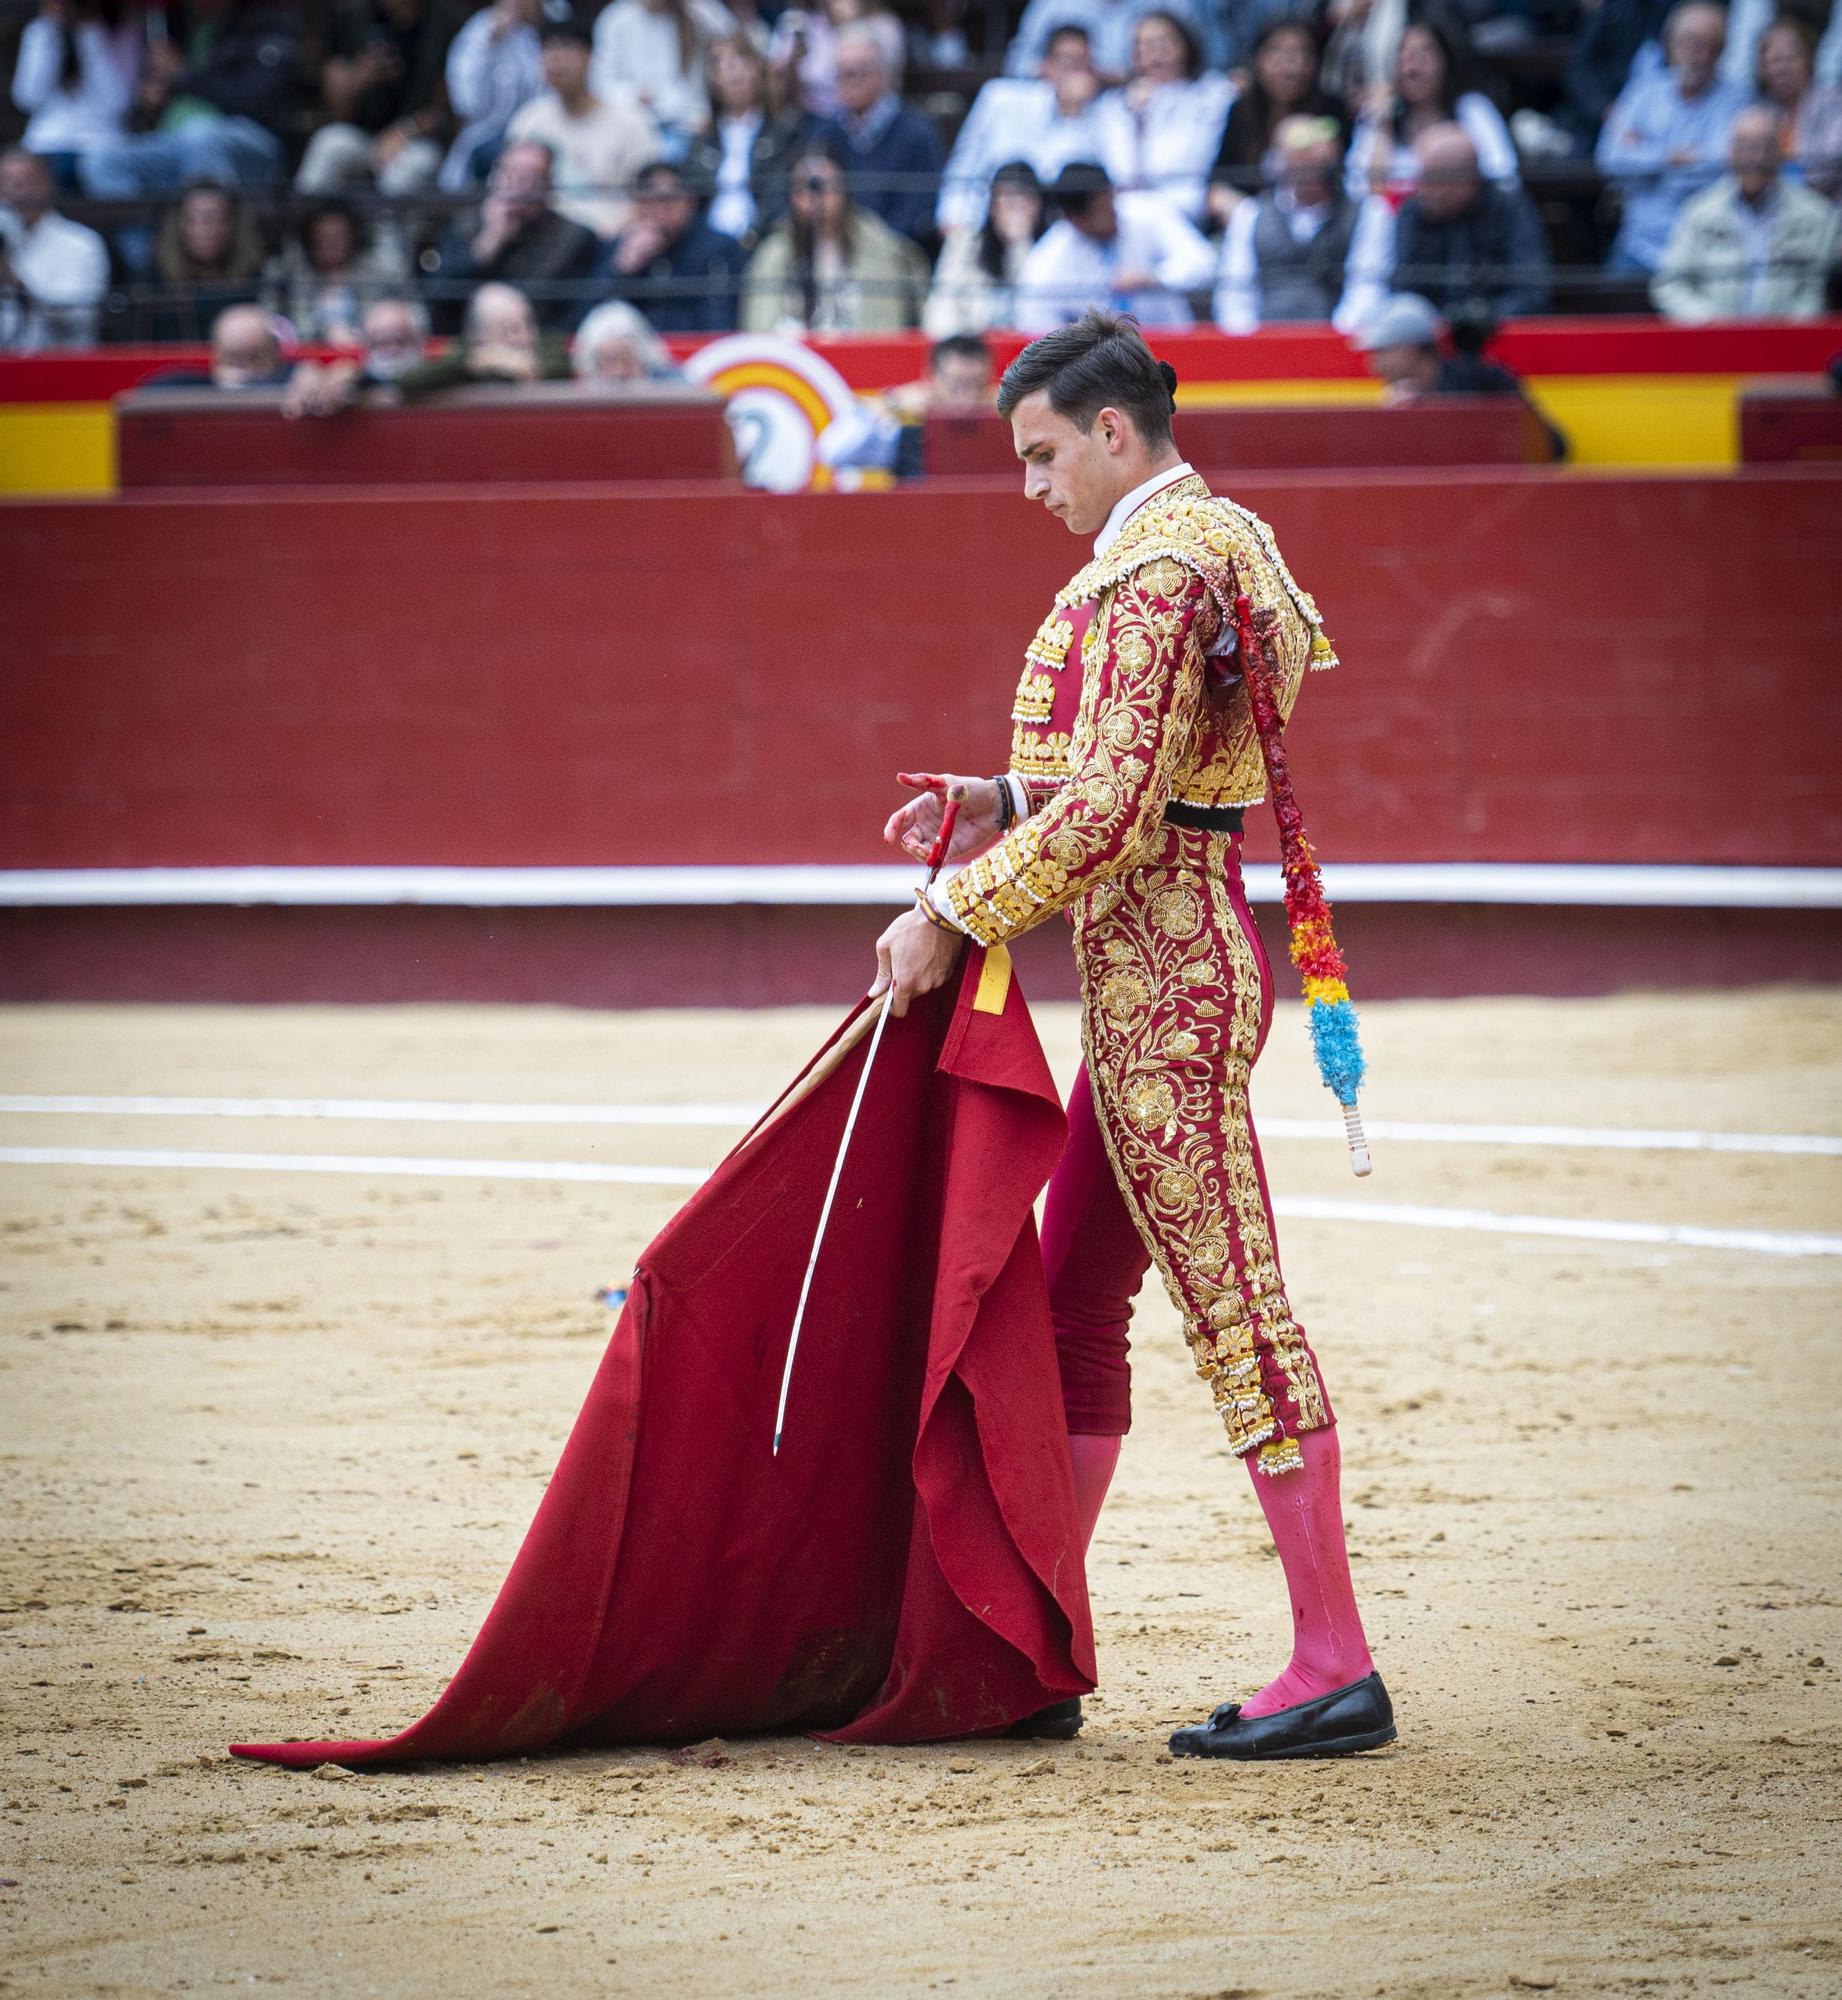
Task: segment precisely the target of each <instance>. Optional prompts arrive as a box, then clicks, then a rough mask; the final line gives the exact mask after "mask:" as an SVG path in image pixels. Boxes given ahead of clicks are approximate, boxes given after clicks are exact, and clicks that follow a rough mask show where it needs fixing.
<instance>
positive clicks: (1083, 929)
mask: <svg viewBox="0 0 1842 2000" xmlns="http://www.w3.org/2000/svg"><path fill="white" fill-rule="evenodd" d="M1175 386H1176V377H1175V375H1174V373H1173V372H1172V371H1171V370H1170V369H1169V368H1168V366H1166V365H1165V364H1163V363H1160V362H1159V361H1157V360H1156V359H1155V358H1154V357H1153V355H1152V353H1151V351H1150V349H1149V348H1148V347H1147V346H1146V344H1145V341H1144V338H1143V336H1142V335H1141V334H1140V332H1139V330H1138V328H1137V326H1136V325H1135V324H1134V323H1133V322H1132V321H1131V320H1130V319H1126V318H1122V317H1120V316H1118V315H1114V314H1110V313H1101V312H1090V313H1089V314H1087V315H1086V317H1085V318H1083V319H1082V320H1080V321H1078V322H1077V323H1076V324H1074V325H1072V326H1067V327H1063V328H1061V329H1059V330H1058V331H1056V332H1054V333H1051V334H1047V335H1045V336H1044V337H1043V338H1041V339H1040V340H1037V341H1035V342H1033V343H1032V344H1031V345H1030V346H1029V347H1027V348H1026V349H1025V350H1024V351H1023V353H1022V354H1021V355H1019V356H1018V358H1017V359H1016V361H1014V362H1013V363H1012V364H1011V366H1010V367H1009V368H1008V369H1007V370H1006V371H1005V374H1004V378H1003V380H1002V382H1001V384H1000V386H999V394H998V408H999V411H1000V414H1001V415H1003V416H1005V417H1007V418H1008V419H1009V421H1010V424H1011V431H1012V438H1013V442H1014V444H1015V446H1016V450H1017V455H1018V457H1019V458H1020V459H1021V460H1022V462H1023V466H1024V495H1025V497H1026V498H1027V499H1030V500H1035V501H1039V502H1041V504H1043V505H1044V506H1045V507H1047V509H1048V510H1049V512H1050V513H1052V514H1054V515H1055V516H1056V517H1057V518H1058V519H1060V520H1061V521H1062V522H1063V523H1064V525H1065V526H1066V527H1067V528H1068V529H1069V530H1070V531H1071V532H1072V533H1074V534H1076V535H1080V536H1083V537H1086V536H1096V539H1095V541H1094V544H1093V550H1094V553H1093V560H1092V561H1091V562H1088V563H1086V564H1085V565H1084V566H1083V567H1082V568H1081V569H1080V570H1079V571H1078V572H1077V573H1076V574H1075V576H1074V577H1073V579H1072V580H1071V581H1070V582H1069V583H1068V584H1067V585H1066V586H1065V587H1064V588H1063V589H1062V590H1061V591H1060V592H1059V593H1058V594H1057V596H1056V599H1055V603H1054V605H1053V607H1052V608H1051V610H1050V611H1049V614H1048V616H1047V617H1046V618H1045V619H1044V620H1043V622H1042V625H1041V627H1040V628H1039V629H1038V631H1037V634H1036V637H1035V639H1034V640H1033V641H1032V642H1031V644H1030V646H1029V649H1028V652H1027V654H1026V656H1025V662H1024V668H1023V675H1022V679H1021V680H1020V682H1019V684H1018V688H1017V696H1016V702H1015V705H1014V707H1013V710H1012V721H1013V735H1012V742H1011V758H1010V767H1009V769H1008V770H1007V771H1004V772H1001V773H999V774H998V776H996V777H995V778H960V777H954V778H949V779H942V778H941V777H938V776H932V775H930V776H926V777H907V778H905V780H904V781H905V782H906V783H908V784H910V785H911V786H914V787H915V788H916V789H917V791H918V793H919V796H917V797H916V798H915V799H914V800H912V801H911V802H910V803H909V804H908V805H906V806H904V807H903V808H902V809H901V810H900V811H899V812H898V813H896V814H895V815H894V817H893V818H892V819H891V820H890V822H889V826H888V828H887V830H886V836H887V838H888V839H889V840H890V841H891V842H892V843H893V844H895V845H897V846H900V847H902V848H904V849H905V850H906V851H908V852H910V853H914V854H924V853H925V852H926V851H927V848H928V847H929V845H930V844H931V842H932V840H933V838H934V836H935V834H936V832H937V831H938V828H939V826H940V823H941V816H942V807H941V803H940V800H941V796H942V791H943V787H951V788H953V790H954V791H955V792H956V794H958V795H960V796H962V797H963V800H964V803H963V805H962V809H961V813H960V816H959V820H958V823H957V826H956V829H955V833H954V837H953V844H952V847H951V850H950V852H949V855H948V859H949V860H951V861H959V862H962V863H963V864H964V865H963V866H961V867H959V868H958V869H957V870H956V872H953V873H951V874H948V875H943V876H942V877H940V878H939V879H937V880H936V881H934V882H933V883H932V884H931V885H930V887H929V888H928V889H926V890H924V891H923V892H922V894H921V896H920V897H919V899H918V905H917V907H916V908H915V909H914V910H912V911H910V912H908V913H907V914H906V915H904V916H902V917H899V918H897V920H896V921H895V922H894V923H893V924H892V925H891V926H890V927H889V929H888V930H887V931H885V932H884V934H883V937H882V938H881V939H880V940H879V943H878V947H877V949H878V973H877V981H876V985H875V987H874V988H873V989H872V990H873V991H875V992H882V991H884V990H886V989H887V988H888V987H889V986H891V985H893V986H894V987H895V989H896V990H895V995H894V998H893V1000H892V1003H891V1004H892V1006H893V1007H894V1008H895V1010H896V1011H897V1012H900V1011H902V1010H903V1009H904V1008H905V1006H906V1005H907V1002H908V1000H909V998H910V997H911V996H912V995H915V994H919V993H922V992H926V991H928V990H930V989H931V988H932V987H934V986H936V985H938V984H940V983H942V982H943V981H944V980H945V979H946V978H947V977H948V976H949V974H950V973H951V971H952V969H953V965H954V963H955V960H956V959H957V957H958V955H959V953H960V951H961V950H962V948H963V945H964V941H965V940H966V939H968V938H970V939H973V940H975V941H976V942H978V943H980V944H986V945H992V944H1000V943H1003V942H1004V941H1006V940H1008V939H1010V938H1013V937H1015V936H1017V935H1018V933H1020V932H1022V931H1026V930H1029V929H1031V928H1032V927H1033V926H1035V925H1037V924H1039V923H1042V922H1044V921H1045V920H1046V919H1048V918H1050V917H1053V916H1057V915H1063V914H1065V915H1066V916H1067V917H1068V919H1069V920H1070V921H1071V923H1072V927H1073V934H1074V950H1075V958H1076V962H1077V965H1078V968H1079V973H1080V984H1081V1029H1082V1053H1083V1062H1082V1067H1081V1070H1080V1073H1079V1074H1078V1076H1077V1077H1076V1079H1075V1083H1074V1087H1073V1091H1072V1093H1071V1095H1070V1098H1069V1102H1068V1144H1067V1148H1066V1151H1065V1152H1064V1154H1063V1157H1062V1160H1061V1162H1060V1165H1059V1166H1058V1167H1057V1169H1056V1172H1055V1175H1054V1177H1053V1179H1052V1180H1051V1182H1050V1184H1049V1191H1048V1197H1047V1202H1046V1205H1045V1209H1044V1215H1043V1227H1042V1247H1043V1259H1044V1264H1045V1269H1046V1274H1047V1277H1048V1282H1049V1297H1050V1308H1051V1313H1052V1317H1053V1320H1054V1327H1055V1335H1056V1351H1057V1355H1058V1359H1059V1363H1060V1368H1061V1376H1062V1394H1063V1402H1064V1406H1065V1409H1066V1413H1067V1419H1068V1429H1069V1450H1070V1455H1071V1458H1072V1460H1073V1465H1074V1475H1075V1492H1076V1498H1077V1502H1078V1504H1079V1509H1080V1527H1081V1532H1082V1536H1083V1546H1084V1547H1085V1545H1086V1543H1087V1541H1089V1540H1091V1537H1092V1535H1093V1531H1094V1526H1095V1523H1096V1522H1097V1520H1098V1518H1099V1515H1100V1510H1101V1507H1102V1504H1103V1503H1104V1500H1105V1497H1106V1492H1107V1488H1108V1485H1109V1483H1110V1482H1111V1479H1112V1476H1113V1472H1114V1469H1115V1467H1116V1465H1117V1463H1118V1459H1119V1455H1120V1448H1121V1441H1122V1439H1123V1437H1124V1435H1125V1433H1126V1431H1127V1429H1128V1428H1129V1427H1130V1422H1131V1405H1130V1366H1129V1362H1128V1358H1127V1350H1128V1340H1127V1329H1128V1325H1129V1323H1130V1319H1131V1313H1132V1301H1133V1297H1134V1295H1135V1294H1136V1292H1137V1290H1138V1288H1139V1285H1140V1283H1141V1281H1142V1280H1143V1278H1144V1277H1145V1274H1146V1272H1147V1270H1148V1268H1149V1267H1150V1266H1151V1265H1152V1264H1153V1263H1155V1264H1156V1266H1157V1268H1158V1272H1159V1274H1160V1276H1161V1277H1162V1279H1163V1281H1164V1284H1165V1286H1166V1288H1167V1289H1168V1291H1169V1293H1170V1296H1171V1298H1172V1300H1173V1302H1174V1303H1175V1305H1176V1307H1177V1310H1178V1311H1179V1313H1180V1314H1181V1316H1182V1322H1183V1331H1184V1337H1185V1339H1186V1341H1187V1342H1188V1345H1189V1348H1190V1352H1191V1354H1192V1355H1193V1357H1194V1359H1195V1363H1196V1368H1197V1372H1198V1374H1199V1375H1201V1377H1202V1378H1203V1380H1204V1381H1205V1382H1206V1383H1207V1384H1208V1386H1209V1388H1210V1390H1211V1392H1212V1394H1213V1397H1214V1402H1215V1407H1216V1409H1217V1411H1218V1412H1219V1413H1220V1415H1221V1419H1222V1422H1223V1424H1224V1425H1225V1426H1226V1429H1227V1434H1228V1442H1229V1445H1230V1448H1231V1449H1232V1451H1233V1452H1234V1453H1235V1454H1236V1455H1237V1456H1239V1457H1242V1458H1244V1459H1246V1460H1247V1462H1248V1463H1249V1465H1250V1467H1251V1468H1252V1469H1253V1471H1254V1475H1255V1477H1254V1487H1255V1490H1256V1492H1257V1493H1258V1495H1259V1499H1260V1504H1261V1507H1262V1510H1263V1511H1264V1514H1265V1516H1266V1520H1267V1524H1268V1527H1269V1530H1270V1531H1271V1533H1272V1536H1273V1541H1274V1544H1275V1546H1276V1548H1277V1549H1278V1552H1279V1556H1280V1559H1281V1563H1282V1566H1283V1568H1284V1572H1285V1577H1286V1583H1287V1587H1288V1590H1289V1593H1290V1597H1291V1603H1292V1613H1293V1652H1292V1658H1291V1660H1290V1662H1289V1664H1288V1665H1287V1666H1286V1668H1285V1669H1284V1671H1283V1672H1281V1673H1280V1674H1279V1675H1278V1676H1277V1677H1276V1678H1275V1679H1273V1680H1272V1681H1270V1682H1268V1683H1267V1684H1266V1685H1265V1686H1264V1687H1262V1688H1261V1689H1260V1690H1259V1691H1258V1692H1257V1693H1255V1694H1253V1695H1251V1696H1249V1697H1248V1698H1247V1699H1245V1700H1242V1701H1238V1702H1235V1701H1230V1702H1226V1703H1224V1704H1222V1705H1221V1706H1219V1707H1217V1708H1216V1709H1215V1710H1214V1711H1213V1712H1212V1713H1211V1715H1210V1716H1209V1717H1208V1719H1207V1720H1206V1721H1204V1722H1202V1723H1199V1724H1196V1725H1194V1726H1192V1727H1189V1728H1185V1729H1180V1730H1178V1731H1177V1733H1176V1734H1175V1735H1174V1736H1173V1737H1172V1738H1171V1740H1170V1741H1171V1749H1172V1750H1173V1751H1174V1752H1175V1753H1176V1754H1178V1755H1179V1756H1202V1757H1229V1758H1240V1759H1252V1758H1268V1757H1300V1756H1341V1755H1345V1754H1348V1753H1350V1752H1353V1751H1359V1750H1369V1749H1374V1748H1376V1747H1378V1746H1379V1745H1381V1744H1384V1743H1387V1742H1391V1741H1392V1740H1393V1739H1394V1737H1395V1733H1396V1731H1395V1724H1394V1715H1393V1709H1392V1705H1391V1703H1390V1701H1389V1698H1388V1694H1387V1690H1386V1689H1385V1688H1384V1687H1383V1685H1382V1681H1381V1677H1380V1675H1379V1674H1378V1673H1377V1672H1376V1670H1375V1666H1374V1662H1373V1660H1372V1659H1371V1658H1370V1655H1369V1650H1368V1645H1367V1642H1366V1640H1365V1638H1364V1636H1363V1629H1362V1621H1361V1617H1360V1615H1359V1614H1358V1611H1357V1608H1356V1602H1355V1593H1354V1589H1353V1586H1352V1583H1351V1579H1350V1571H1349V1558H1348V1553H1347V1550H1346V1548H1345V1545H1344V1538H1343V1517H1342V1507H1341V1499H1340V1494H1339V1453H1338V1446H1337V1437H1336V1431H1335V1428H1334V1425H1335V1418H1334V1416H1333V1414H1332V1411H1331V1405H1330V1399H1329V1396H1328V1394H1327V1393H1326V1390H1325V1386H1324V1381H1323V1377H1322V1374H1321V1372H1320V1370H1319V1366H1318V1361H1317V1357H1316V1355H1315V1354H1314V1353H1313V1351H1312V1348H1311V1344H1310V1342H1309V1341H1308V1340H1307V1339H1306V1337H1305V1333H1304V1329H1303V1328H1302V1327H1301V1326H1300V1325H1299V1324H1298V1322H1297V1320H1296V1319H1295V1318H1294V1317H1293V1314H1292V1308H1291V1305H1290V1303H1289V1301H1288V1299H1287V1296H1286V1288H1285V1280H1284V1278H1283V1276H1282V1274H1281V1269H1280V1263H1279V1252H1278V1244H1277V1238H1276V1236H1275V1232H1274V1228H1273V1215H1272V1204H1271V1201H1270V1199H1269V1196H1268V1193H1267V1185H1266V1175H1265V1171H1264V1168H1263V1166H1262V1163H1261V1158H1260V1149H1259V1145H1258V1143H1257V1142H1256V1140H1255V1136H1254V1128H1253V1121H1252V1118H1251V1116H1250V1113H1249V1109H1248V1080H1249V1075H1250V1072H1251V1071H1252V1068H1253V1065H1254V1062H1255V1060H1256V1058H1257V1057H1258V1056H1259V1053H1260V1049H1261V1045H1262V1043H1263V1042H1264V1040H1265V1036H1266V1030H1267V1024H1268V1020H1269V1016H1270V1012H1271V1006H1272V975H1271V971H1270V968H1269V966H1268V962H1267V958H1266V953H1265V951H1264V949H1263V947H1262V945H1261V941H1260V934H1259V931H1258V929H1257V928H1256V926H1255V924H1254V921H1253V918H1252V915H1251V913H1250V912H1249V910H1248V906H1247V898H1246V894H1245V891H1244V889H1243V887H1242V881H1241V842H1242V825H1243V816H1244V814H1245V813H1246V811H1247V809H1248V808H1249V807H1251V806H1254V805H1257V804H1259V803H1260V802H1261V800H1262V797H1263V794H1264V790H1265V770H1264V766H1263V763H1262V757H1261V751H1260V746H1259V742H1258V738H1257V735H1256V732H1255V729H1254V723H1253V717H1252V713H1251V707H1250V703H1249V700H1248V694H1247V689H1246V686H1245V683H1244V681H1243V679H1242V677H1241V676H1240V674H1239V673H1238V672H1237V670H1236V664H1235V648H1236V643H1237V641H1236V624H1235V617H1234V607H1235V600H1236V597H1237V595H1239V594H1243V593H1244V594H1245V595H1246V596H1247V597H1248V598H1249V599H1250V600H1251V602H1252V607H1253V629H1254V632H1255V633H1256V634H1257V635H1258V638H1259V641H1260V644H1261V646H1262V649H1263V651H1264V652H1265V656H1266V663H1267V668H1268V673H1269V676H1270V680H1271V685H1272V688H1273V693H1274V695H1275V698H1276V700H1277V702H1278V705H1279V708H1280V710H1281V712H1282V713H1289V712H1290V710H1291V707H1292V704H1293V702H1294V701H1295V700H1296V699H1297V696H1298V693H1299V689H1300V687H1301V685H1302V683H1303V681H1304V678H1305V675H1306V673H1307V671H1308V669H1309V668H1310V667H1311V666H1313V665H1314V664H1330V663H1331V661H1332V660H1333V658H1334V656H1333V655H1332V653H1331V650H1330V647H1329V644H1328V642H1327V641H1326V639H1325V637H1324V633H1323V628H1322V626H1321V624H1320V622H1319V618H1318V613H1317V608H1316V606H1315V604H1314V603H1313V601H1312V599H1311V598H1310V597H1309V596H1307V595H1306V594H1305V592H1304V591H1303V590H1302V589H1300V587H1299V586H1298V584H1297V583H1296V582H1295V581H1294V580H1293V577H1292V574H1291V572H1290V571H1289V570H1288V568H1287V567H1286V563H1285V560H1284V558H1283V557H1282V556H1281V554H1280V552H1279V549H1278V546H1277V544H1276V543H1275V541H1274V539H1273V536H1272V533H1271V531H1270V530H1269V529H1268V528H1267V527H1266V525H1265V524H1264V523H1263V522H1262V521H1260V520H1258V519H1257V518H1256V517H1255V516H1254V515H1252V514H1250V513H1248V512H1247V511H1246V510H1245V509H1244V508H1241V507H1238V506H1236V505H1235V504H1234V503H1233V502H1232V501H1230V500H1227V499H1224V498H1220V497H1218V496H1216V495H1213V494H1212V493H1211V492H1210V490H1209V488H1208V486H1207V485H1206V483H1205V482H1204V481H1203V480H1202V479H1201V478H1199V477H1198V476H1197V474H1196V473H1195V472H1194V471H1192V469H1191V468H1190V466H1189V465H1188V464H1186V463H1185V462H1184V461H1183V459H1182V458H1181V457H1180V456H1179V454H1178V451H1177V447H1176V442H1175V438H1174V436H1173V432H1172V423H1171V418H1172V413H1173V409H1174V395H1173V391H1174V389H1175ZM1080 1726H1081V1710H1080V1704H1079V1702H1078V1701H1067V1702H1060V1703H1057V1704H1055V1705H1054V1706H1053V1707H1052V1708H1049V1709H1046V1710H1044V1711H1043V1712H1042V1713H1041V1714H1040V1715H1038V1716H1035V1717H1032V1718H1030V1720H1029V1722H1028V1723H1026V1724H1021V1725H1019V1728H1020V1729H1023V1730H1025V1731H1026V1732H1027V1733H1031V1734H1035V1735H1039V1736H1061V1737H1067V1736H1072V1735H1073V1734H1075V1733H1076V1731H1078V1729H1079V1728H1080Z"/></svg>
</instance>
